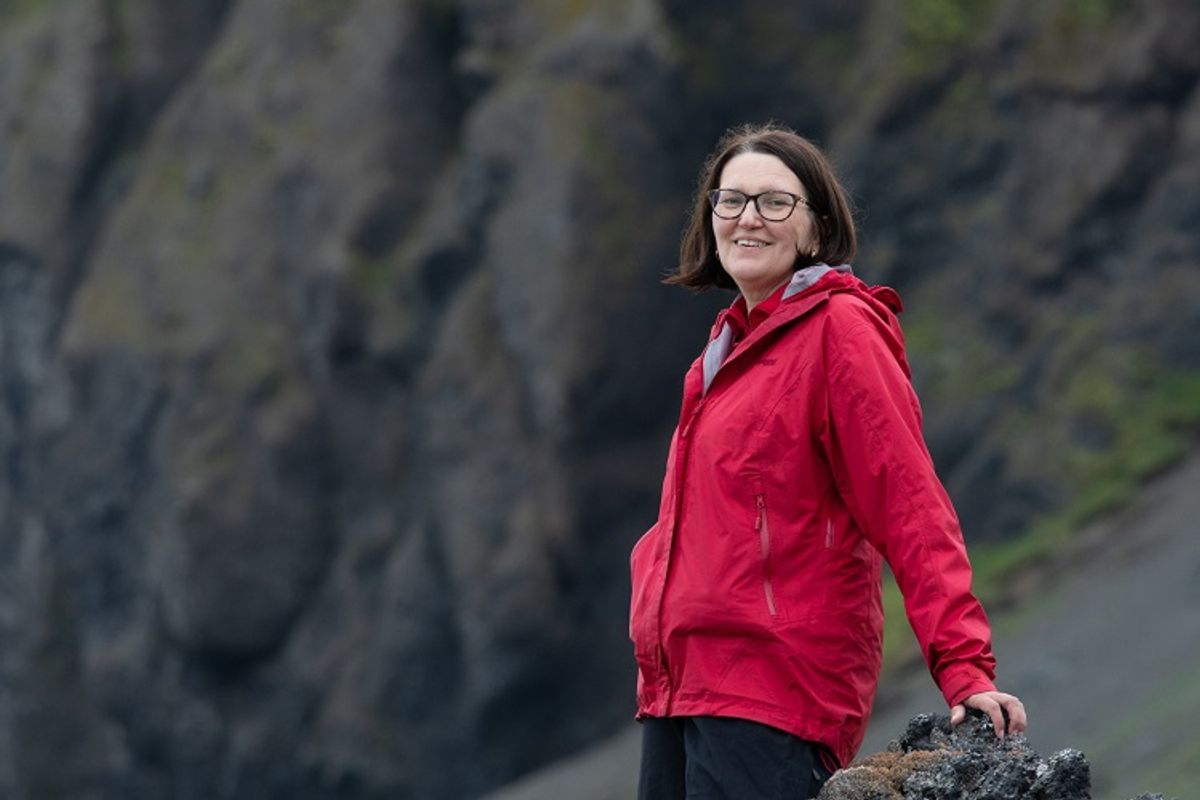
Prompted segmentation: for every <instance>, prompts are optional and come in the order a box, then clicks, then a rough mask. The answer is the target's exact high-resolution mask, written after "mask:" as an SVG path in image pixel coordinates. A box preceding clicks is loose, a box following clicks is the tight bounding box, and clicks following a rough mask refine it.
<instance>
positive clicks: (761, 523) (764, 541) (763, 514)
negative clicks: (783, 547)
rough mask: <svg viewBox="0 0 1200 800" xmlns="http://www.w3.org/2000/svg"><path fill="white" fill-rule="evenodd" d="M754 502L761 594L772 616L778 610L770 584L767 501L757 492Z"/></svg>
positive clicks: (776, 613) (769, 537)
mask: <svg viewBox="0 0 1200 800" xmlns="http://www.w3.org/2000/svg"><path fill="white" fill-rule="evenodd" d="M754 502H755V505H756V506H757V508H758V514H757V516H756V517H755V520H754V528H755V529H756V530H757V531H758V540H759V543H760V544H761V546H762V572H763V596H764V597H765V598H766V600H767V612H768V613H769V614H770V615H771V616H772V617H774V616H777V615H778V610H777V609H776V608H775V590H774V588H772V586H771V529H770V526H769V525H768V524H767V501H766V498H765V497H763V495H762V494H758V495H755V498H754Z"/></svg>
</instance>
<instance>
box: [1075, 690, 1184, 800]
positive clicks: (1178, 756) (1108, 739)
mask: <svg viewBox="0 0 1200 800" xmlns="http://www.w3.org/2000/svg"><path fill="white" fill-rule="evenodd" d="M1197 715H1200V673H1198V672H1196V671H1195V670H1183V674H1181V675H1180V677H1179V678H1177V679H1176V680H1175V681H1173V682H1171V683H1169V684H1167V685H1165V686H1163V687H1162V688H1160V689H1159V690H1158V691H1157V692H1155V694H1154V695H1153V696H1152V697H1151V698H1150V699H1149V701H1148V702H1147V703H1146V704H1145V705H1144V706H1142V707H1141V709H1140V711H1139V712H1138V713H1137V714H1135V715H1133V716H1131V717H1125V718H1120V719H1114V720H1113V721H1112V724H1111V725H1110V726H1108V727H1107V728H1105V729H1104V731H1103V732H1102V733H1101V734H1100V735H1099V736H1098V737H1097V739H1096V740H1095V741H1094V742H1088V743H1085V746H1086V747H1087V753H1088V755H1089V757H1090V758H1091V759H1092V761H1093V762H1094V763H1098V764H1100V763H1111V762H1113V761H1118V762H1129V761H1133V762H1134V765H1133V766H1130V767H1126V768H1125V769H1122V770H1121V771H1120V773H1119V774H1120V785H1119V786H1115V787H1108V786H1104V787H1097V788H1100V789H1104V790H1105V795H1106V796H1115V797H1125V796H1127V795H1131V794H1133V793H1134V792H1137V791H1144V790H1146V789H1147V788H1149V789H1151V790H1152V791H1155V792H1161V793H1163V794H1165V795H1166V796H1167V797H1171V796H1176V797H1181V798H1182V797H1188V796H1190V795H1191V794H1192V793H1193V792H1194V791H1195V787H1196V786H1197V785H1200V738H1198V737H1196V736H1195V735H1194V733H1193V731H1194V730H1195V720H1196V718H1197ZM1139 751H1140V752H1139ZM1134 752H1138V753H1139V755H1138V756H1137V757H1136V758H1132V757H1131V755H1130V754H1131V753H1134Z"/></svg>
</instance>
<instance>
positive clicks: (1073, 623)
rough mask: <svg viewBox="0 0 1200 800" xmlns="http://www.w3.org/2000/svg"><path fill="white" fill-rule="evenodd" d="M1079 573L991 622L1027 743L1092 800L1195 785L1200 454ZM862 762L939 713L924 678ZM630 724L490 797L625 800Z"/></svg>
mask: <svg viewBox="0 0 1200 800" xmlns="http://www.w3.org/2000/svg"><path fill="white" fill-rule="evenodd" d="M1086 535H1087V536H1088V539H1089V541H1090V542H1092V545H1091V546H1090V547H1089V548H1088V555H1087V557H1086V558H1083V559H1082V560H1081V561H1080V563H1078V564H1076V565H1075V566H1073V567H1071V568H1070V569H1066V570H1064V571H1063V573H1062V574H1061V575H1059V576H1058V577H1056V578H1054V579H1052V580H1051V581H1050V584H1049V585H1048V586H1047V587H1046V589H1045V590H1044V591H1043V592H1041V593H1040V594H1039V595H1038V596H1037V597H1036V598H1034V599H1032V600H1030V601H1029V602H1027V603H1025V604H1024V605H1023V606H1022V607H1020V608H1019V609H1017V610H1015V611H1013V612H1009V613H1007V614H1003V615H998V616H997V617H996V618H995V619H994V626H995V629H996V643H995V646H996V651H997V657H998V658H999V660H1000V668H1001V674H1000V676H999V678H1000V682H1001V684H1002V686H1003V688H1005V689H1006V690H1009V691H1013V692H1015V693H1017V694H1019V695H1021V697H1022V699H1023V700H1024V701H1025V704H1026V707H1027V708H1028V710H1029V712H1030V716H1031V728H1030V730H1029V740H1030V743H1031V744H1032V745H1033V747H1034V748H1036V749H1037V750H1038V751H1040V752H1042V753H1043V754H1049V753H1051V752H1053V751H1056V750H1059V749H1061V748H1064V747H1076V748H1079V749H1081V750H1083V751H1084V752H1085V753H1086V754H1087V755H1088V757H1089V759H1090V761H1091V763H1092V775H1093V796H1094V797H1095V798H1096V800H1107V799H1108V798H1126V797H1129V796H1131V795H1133V794H1136V793H1138V792H1140V791H1161V792H1165V793H1167V794H1168V795H1170V794H1174V795H1177V796H1179V797H1180V798H1187V797H1191V796H1193V794H1192V792H1193V791H1194V789H1193V787H1194V786H1196V785H1200V729H1198V728H1197V725H1196V720H1197V719H1200V670H1198V669H1197V664H1200V454H1197V455H1195V456H1193V457H1192V458H1190V459H1189V460H1188V461H1187V462H1185V463H1184V464H1182V465H1181V466H1179V467H1178V468H1176V469H1174V470H1173V471H1171V472H1170V473H1168V474H1166V475H1164V476H1162V477H1160V478H1158V479H1156V480H1155V481H1153V482H1151V483H1150V484H1149V485H1147V487H1146V489H1145V490H1144V491H1143V493H1142V494H1141V496H1140V497H1139V499H1138V500H1137V501H1136V502H1135V503H1133V504H1131V505H1130V506H1129V507H1128V508H1127V509H1125V510H1124V511H1122V512H1121V513H1119V514H1117V515H1115V516H1114V517H1113V518H1111V519H1108V520H1106V521H1105V522H1103V523H1101V524H1099V525H1097V526H1095V527H1094V528H1093V529H1092V530H1090V531H1088V532H1087V534H1086ZM884 692H885V694H886V698H887V699H886V700H883V701H881V703H880V707H879V708H878V709H877V713H876V715H875V717H874V719H873V720H872V723H871V728H870V730H869V732H868V736H867V741H866V743H865V744H864V746H863V752H864V753H867V752H874V751H876V750H880V749H883V748H884V747H885V746H886V744H887V741H888V739H889V738H890V737H891V736H894V735H896V734H897V733H898V732H899V731H901V730H902V729H903V726H904V723H905V722H906V721H907V720H908V718H909V717H911V716H912V715H913V714H915V713H918V712H920V711H930V710H934V711H942V710H943V706H942V701H941V698H940V695H939V694H938V693H937V692H936V690H935V689H934V687H933V684H932V682H931V681H930V680H929V678H928V676H927V675H925V673H924V672H922V671H914V672H913V673H911V674H908V675H904V676H902V677H901V678H899V679H898V680H897V679H894V680H893V681H892V682H891V683H890V684H889V685H888V686H885V687H884ZM637 758H638V735H637V730H636V727H635V726H634V727H631V729H630V730H627V731H624V732H622V733H620V734H618V735H617V736H614V737H613V738H612V739H610V740H609V741H607V742H605V743H603V744H601V745H599V746H597V747H595V748H592V749H591V750H588V751H586V752H584V753H582V754H580V755H578V756H576V757H574V758H571V759H567V760H564V761H562V762H560V763H558V764H556V765H553V766H551V767H549V768H547V769H545V770H543V771H541V772H539V773H537V774H535V775H531V776H529V777H528V778H526V779H524V780H522V781H519V782H517V783H515V784H512V785H510V786H508V787H506V788H505V789H503V790H501V791H499V792H496V793H493V794H490V795H488V796H487V798H486V800H542V799H543V798H546V799H547V800H548V799H549V798H561V797H572V798H575V799H576V800H626V799H627V798H630V797H633V795H634V785H635V781H636V774H637Z"/></svg>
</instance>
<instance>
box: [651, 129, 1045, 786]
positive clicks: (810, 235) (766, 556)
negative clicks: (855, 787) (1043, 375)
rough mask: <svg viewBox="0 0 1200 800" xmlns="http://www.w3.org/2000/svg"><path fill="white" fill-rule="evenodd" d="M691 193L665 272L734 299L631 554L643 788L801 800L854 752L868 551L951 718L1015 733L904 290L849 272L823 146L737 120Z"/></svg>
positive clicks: (870, 585) (1021, 723)
mask: <svg viewBox="0 0 1200 800" xmlns="http://www.w3.org/2000/svg"><path fill="white" fill-rule="evenodd" d="M698 189H699V191H698V192H697V195H696V198H695V203H694V205H693V208H692V219H691V222H690V224H689V226H688V228H687V230H686V232H685V233H684V237H683V241H682V243H681V246H680V263H679V268H678V270H677V272H676V273H675V274H674V275H672V276H671V277H670V278H668V279H667V282H668V283H674V284H679V285H682V286H687V287H690V288H693V289H705V288H709V287H713V286H716V287H724V288H730V289H736V290H737V293H738V296H737V298H736V299H735V300H734V302H733V303H732V305H730V306H729V308H727V309H725V310H724V311H722V312H721V314H720V315H719V316H718V317H717V321H716V323H715V324H714V326H713V329H712V334H711V338H710V340H709V343H708V346H707V347H706V348H705V350H704V353H703V354H702V355H701V357H700V358H697V359H696V361H695V363H694V364H693V365H692V368H691V369H690V370H689V371H688V374H687V376H686V377H685V379H684V397H683V406H682V410H681V413H680V418H679V426H678V427H677V428H676V430H675V435H674V437H673V439H672V442H671V447H670V452H669V454H668V456H667V469H666V477H665V478H664V480H663V493H662V501H661V504H660V506H659V515H658V520H657V521H656V522H655V524H654V525H653V526H652V527H651V528H650V530H649V531H648V532H647V533H646V535H644V536H643V537H642V538H641V539H640V540H639V541H638V543H637V545H636V546H635V547H634V550H633V554H632V556H631V566H632V586H633V594H632V602H631V608H630V624H629V630H630V636H631V638H632V639H633V645H634V655H635V657H636V659H637V664H638V688H637V694H638V719H639V720H641V721H642V722H643V724H644V728H643V746H642V771H641V776H640V779H639V787H640V788H639V792H640V797H641V798H642V799H643V800H647V799H648V798H653V799H654V800H668V799H672V800H673V799H674V798H684V797H694V796H695V797H712V798H738V800H755V799H756V798H761V799H762V800H767V799H768V798H771V799H773V798H784V797H788V798H808V797H812V796H814V795H815V794H816V793H817V791H818V790H819V789H820V787H821V785H822V784H823V783H824V782H825V780H827V779H828V777H829V775H830V774H831V772H832V771H833V770H834V769H836V768H837V767H839V766H843V765H845V764H847V763H848V762H849V761H850V760H851V759H852V758H853V757H854V754H855V752H856V751H857V750H858V747H859V745H860V744H861V743H862V738H863V734H864V732H865V728H866V721H867V718H868V716H869V714H870V710H871V704H872V702H873V700H874V696H875V687H876V682H877V681H878V677H879V667H880V656H881V651H882V622H883V611H882V601H881V599H880V571H881V564H882V560H883V559H887V561H888V562H889V564H890V565H891V568H892V571H893V573H894V574H895V576H896V580H897V583H898V584H899V586H900V588H901V591H902V592H903V593H904V595H905V601H906V602H905V606H906V609H907V612H908V615H909V620H910V622H911V623H912V626H913V630H914V631H915V632H916V634H917V638H918V640H919V641H920V644H921V647H922V651H923V653H924V655H925V658H926V661H927V663H928V665H929V669H930V672H931V673H932V675H933V677H934V680H935V681H936V682H937V684H938V686H939V687H940V688H941V690H942V693H943V695H944V696H945V698H946V702H947V703H948V704H949V705H950V706H951V707H952V708H953V711H952V718H953V719H954V720H955V721H958V720H961V719H962V718H963V716H964V711H965V706H973V707H976V708H979V709H981V710H984V711H986V712H987V713H988V714H989V715H990V717H991V719H992V722H993V725H994V727H995V730H996V733H997V734H998V735H1003V734H1004V733H1005V732H1007V731H1021V730H1023V729H1024V727H1025V712H1024V709H1023V707H1022V706H1021V703H1020V701H1019V700H1017V698H1015V697H1013V696H1012V695H1007V694H1004V693H1001V692H997V691H996V687H995V685H994V684H993V683H992V677H993V675H994V667H995V660H994V659H993V657H992V650H991V635H990V631H989V628H988V622H987V617H986V616H985V615H984V613H983V609H982V608H981V607H980V605H979V602H978V601H977V600H976V599H975V597H974V595H973V594H972V593H971V568H970V565H969V563H968V561H967V555H966V550H965V548H964V546H963V541H962V534H961V532H960V530H959V527H958V519H957V517H956V515H955V513H954V509H953V508H952V507H951V505H950V500H949V498H948V497H947V496H946V492H945V490H944V489H943V488H942V485H941V483H940V482H939V480H938V478H937V475H936V474H935V472H934V469H933V463H932V460H931V459H930V457H929V452H928V450H927V449H926V447H925V442H924V440H923V439H922V438H921V419H920V408H919V406H918V404H917V399H916V396H915V395H914V394H913V390H912V386H911V384H910V382H909V372H908V362H907V360H906V358H905V354H904V338H903V334H902V333H901V331H900V324H899V321H898V320H897V316H896V315H897V313H898V312H899V311H900V308H901V306H900V299H899V297H898V296H897V295H896V293H895V292H894V291H892V290H891V289H888V288H886V287H878V286H868V285H867V284H865V283H863V282H862V281H861V280H859V279H858V278H856V277H854V275H853V272H852V270H851V267H850V264H849V261H850V260H851V259H852V258H853V257H854V251H855V233H854V222H853V219H852V217H851V214H850V207H849V203H848V202H847V201H846V196H845V192H844V191H843V190H842V188H841V186H840V185H839V184H838V181H837V179H836V177H835V176H834V175H833V172H832V170H831V169H830V167H829V164H828V161H827V160H826V159H825V157H824V155H822V154H821V152H820V151H819V150H818V149H817V148H816V147H814V146H813V145H812V144H811V143H809V142H808V141H806V140H805V139H803V138H801V137H800V136H798V135H796V134H795V133H794V132H792V131H789V130H786V129H783V128H778V127H761V128H743V129H740V130H736V131H733V132H731V133H730V134H729V135H728V136H726V138H725V139H723V140H722V141H721V143H720V144H719V145H718V147H717V150H716V152H715V153H714V154H713V156H712V157H711V158H710V159H709V160H708V162H707V163H706V164H705V167H704V173H703V177H702V179H701V181H700V185H699V187H698ZM1005 715H1007V718H1006V716H1005Z"/></svg>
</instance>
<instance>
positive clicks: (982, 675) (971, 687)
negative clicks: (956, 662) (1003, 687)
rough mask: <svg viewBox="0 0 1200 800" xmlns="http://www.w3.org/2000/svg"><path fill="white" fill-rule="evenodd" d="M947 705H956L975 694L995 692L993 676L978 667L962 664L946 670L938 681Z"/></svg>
mask: <svg viewBox="0 0 1200 800" xmlns="http://www.w3.org/2000/svg"><path fill="white" fill-rule="evenodd" d="M938 686H939V687H940V688H941V690H942V696H943V697H945V698H946V705H948V706H956V705H958V704H959V703H961V702H962V701H963V700H966V699H967V698H968V697H970V696H971V695H973V694H977V693H979V692H994V691H996V684H994V683H992V679H991V676H990V675H988V674H987V673H986V672H984V671H983V670H982V669H979V668H977V667H970V666H965V665H961V666H958V667H956V668H954V669H952V670H948V671H947V672H945V673H944V674H943V675H942V676H941V678H940V679H939V681H938Z"/></svg>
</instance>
